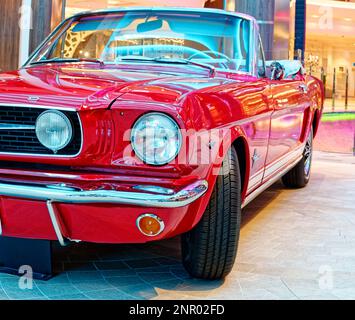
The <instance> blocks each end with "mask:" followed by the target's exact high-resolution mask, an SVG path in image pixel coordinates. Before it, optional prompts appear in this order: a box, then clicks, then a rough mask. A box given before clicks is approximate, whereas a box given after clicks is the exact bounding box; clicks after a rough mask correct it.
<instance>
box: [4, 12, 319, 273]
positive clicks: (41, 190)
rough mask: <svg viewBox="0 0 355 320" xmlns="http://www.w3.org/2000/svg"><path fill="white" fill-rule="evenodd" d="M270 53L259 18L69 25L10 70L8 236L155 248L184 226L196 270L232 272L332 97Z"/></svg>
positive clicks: (83, 17) (126, 16) (140, 16)
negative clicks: (249, 220) (258, 214)
mask: <svg viewBox="0 0 355 320" xmlns="http://www.w3.org/2000/svg"><path fill="white" fill-rule="evenodd" d="M323 98H324V97H323V87H322V84H321V82H320V81H318V80H317V79H315V78H313V77H311V76H307V75H306V74H305V73H304V71H303V68H302V65H301V64H300V63H299V62H292V61H278V62H267V61H265V58H264V53H263V47H262V42H261V40H260V36H259V32H258V25H257V22H256V20H255V19H254V18H252V17H250V16H246V15H242V14H238V13H230V12H225V11H219V10H208V9H182V8H181V9H173V8H170V9H168V8H135V9H132V8H130V9H117V10H108V11H97V12H89V13H82V14H78V15H76V16H74V17H71V18H69V19H67V20H65V21H64V22H63V23H62V24H61V25H60V26H59V27H58V28H57V29H56V30H55V31H54V32H53V33H52V34H51V35H50V36H49V37H48V38H47V39H46V40H45V41H44V42H43V44H42V45H41V46H40V47H39V48H38V49H37V50H36V51H35V52H34V53H33V55H32V56H31V57H30V58H29V60H28V62H27V63H26V64H25V65H24V66H23V67H22V68H21V69H20V70H18V71H13V72H4V73H1V74H0V233H1V235H2V236H5V237H13V238H23V239H41V240H53V241H59V242H60V243H61V244H62V245H66V244H67V243H70V242H73V241H74V242H80V241H85V242H94V243H145V242H148V241H156V240H161V239H166V238H170V237H174V236H176V235H182V259H183V264H184V266H185V267H186V269H187V270H188V271H189V272H190V274H191V275H192V276H194V277H199V278H204V279H218V278H223V277H225V276H226V275H227V274H228V273H229V272H230V271H231V269H232V267H233V264H234V261H235V258H236V254H237V247H238V241H239V234H240V224H241V211H242V208H243V207H244V206H246V205H247V204H248V203H250V202H251V201H252V200H253V199H255V198H256V197H257V196H258V195H259V194H260V193H261V192H262V191H264V190H266V189H267V188H268V187H270V186H271V185H272V184H273V183H275V182H276V181H277V180H279V179H280V178H282V180H283V182H284V184H285V186H286V187H291V188H299V187H304V186H306V185H307V183H308V181H309V179H310V173H311V162H312V141H313V137H314V136H315V134H316V133H317V128H318V125H319V120H320V118H321V114H322V106H323V100H324V99H323Z"/></svg>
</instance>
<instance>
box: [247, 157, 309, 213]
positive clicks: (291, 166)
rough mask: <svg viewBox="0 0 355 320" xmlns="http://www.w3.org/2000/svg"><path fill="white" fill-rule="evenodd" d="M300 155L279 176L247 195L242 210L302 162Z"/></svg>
mask: <svg viewBox="0 0 355 320" xmlns="http://www.w3.org/2000/svg"><path fill="white" fill-rule="evenodd" d="M302 157H303V156H302V155H301V156H299V157H298V158H297V159H296V160H294V161H293V162H292V163H291V164H289V165H288V166H287V167H285V169H283V170H282V171H281V172H280V173H279V174H277V175H276V176H274V177H272V178H271V179H270V180H269V181H267V182H266V183H265V184H263V185H261V186H260V187H259V188H258V189H256V190H255V191H254V192H253V193H251V194H250V195H248V196H247V197H246V198H245V200H244V202H243V205H242V208H245V207H246V206H247V205H248V204H249V203H250V202H252V201H253V200H254V199H255V198H257V197H258V196H259V195H260V194H261V193H263V192H264V191H265V190H267V189H269V188H270V187H271V186H272V185H273V184H275V183H276V182H277V181H278V180H279V179H280V178H281V177H282V176H284V175H285V174H286V173H287V172H289V171H290V170H291V169H293V168H294V167H295V166H296V165H297V163H299V162H300V161H301V160H302Z"/></svg>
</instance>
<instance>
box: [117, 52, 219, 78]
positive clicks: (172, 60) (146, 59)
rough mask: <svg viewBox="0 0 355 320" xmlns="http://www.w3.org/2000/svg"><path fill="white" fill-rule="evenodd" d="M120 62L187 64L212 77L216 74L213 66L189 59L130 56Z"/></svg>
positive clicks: (122, 58)
mask: <svg viewBox="0 0 355 320" xmlns="http://www.w3.org/2000/svg"><path fill="white" fill-rule="evenodd" d="M120 61H143V62H156V63H171V64H187V65H193V66H197V67H201V68H204V69H208V70H209V71H210V72H209V75H210V76H211V77H212V76H214V75H215V73H216V69H215V68H214V67H213V66H210V65H208V64H204V63H198V62H194V61H192V60H189V59H184V58H166V57H157V58H149V57H143V56H136V57H135V56H130V57H121V58H120Z"/></svg>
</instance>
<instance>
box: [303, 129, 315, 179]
mask: <svg viewBox="0 0 355 320" xmlns="http://www.w3.org/2000/svg"><path fill="white" fill-rule="evenodd" d="M312 154H313V140H312V134H310V135H309V137H308V140H307V143H306V147H305V149H304V154H303V156H304V174H305V176H306V178H309V176H310V174H311V164H312Z"/></svg>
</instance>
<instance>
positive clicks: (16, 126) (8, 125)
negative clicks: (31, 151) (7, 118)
mask: <svg viewBox="0 0 355 320" xmlns="http://www.w3.org/2000/svg"><path fill="white" fill-rule="evenodd" d="M35 129H36V127H35V126H30V125H27V124H13V123H0V130H35Z"/></svg>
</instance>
